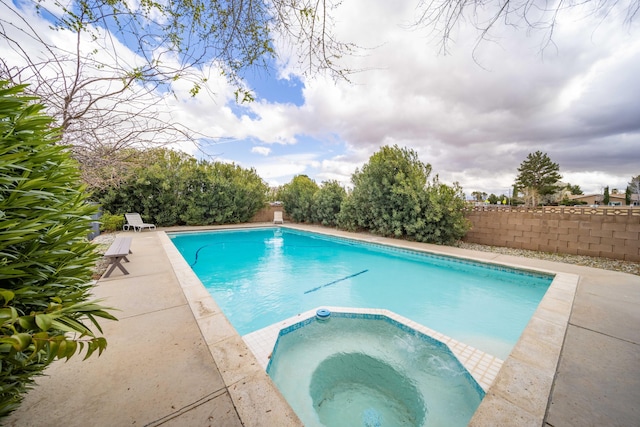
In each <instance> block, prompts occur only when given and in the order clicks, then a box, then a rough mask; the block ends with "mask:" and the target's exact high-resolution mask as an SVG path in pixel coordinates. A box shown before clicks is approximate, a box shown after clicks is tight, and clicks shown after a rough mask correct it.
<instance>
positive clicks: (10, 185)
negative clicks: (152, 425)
mask: <svg viewBox="0 0 640 427" xmlns="http://www.w3.org/2000/svg"><path fill="white" fill-rule="evenodd" d="M23 89H24V87H22V86H13V87H12V86H10V85H9V84H8V83H7V82H0V416H4V415H6V414H8V413H9V412H11V411H12V410H14V409H16V407H17V406H18V405H19V403H20V401H21V400H22V396H23V394H24V393H25V392H26V390H27V389H29V388H30V387H32V385H33V382H34V377H36V376H38V375H42V372H43V371H44V369H45V368H46V367H47V366H48V365H49V364H50V363H51V362H52V361H53V360H55V359H58V358H60V359H62V358H66V359H69V358H70V357H72V356H73V355H75V354H77V353H81V352H83V351H85V350H86V354H85V358H87V357H89V356H91V355H92V354H94V352H95V351H96V350H97V351H98V354H100V353H102V351H103V350H104V349H105V348H106V347H107V341H106V340H105V338H104V337H100V336H97V335H96V334H95V333H94V332H93V330H92V328H94V327H95V328H96V329H97V330H98V331H100V332H102V330H101V329H100V325H99V323H98V321H97V319H98V318H105V319H112V320H115V318H114V317H113V316H112V315H111V314H109V313H108V311H107V309H106V308H105V307H102V306H100V305H99V304H97V303H96V302H95V301H89V298H90V296H91V288H92V285H91V283H90V280H91V274H92V266H93V264H94V263H95V261H96V260H97V258H98V257H99V255H98V254H97V253H96V252H95V251H94V248H95V246H94V245H92V244H91V243H89V242H87V240H86V236H87V235H88V233H89V231H90V230H91V215H92V214H93V213H95V212H96V209H97V208H96V207H95V206H94V205H91V204H89V203H87V200H86V194H85V192H84V188H83V187H81V186H80V183H79V182H80V181H79V171H78V168H77V164H76V163H75V162H74V161H72V160H71V158H70V156H69V152H68V150H67V149H66V148H65V147H62V146H60V145H57V142H58V138H59V133H58V132H57V130H53V129H52V128H51V127H50V125H51V123H52V119H51V118H50V117H47V116H45V115H43V114H42V113H41V111H42V110H43V108H44V107H43V106H42V105H39V104H33V103H32V101H34V99H33V98H31V97H27V96H24V94H23Z"/></svg>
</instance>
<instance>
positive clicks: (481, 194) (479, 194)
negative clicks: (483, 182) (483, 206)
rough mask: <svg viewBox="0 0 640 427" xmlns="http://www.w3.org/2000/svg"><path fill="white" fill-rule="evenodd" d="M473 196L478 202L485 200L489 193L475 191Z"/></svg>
mask: <svg viewBox="0 0 640 427" xmlns="http://www.w3.org/2000/svg"><path fill="white" fill-rule="evenodd" d="M471 196H473V199H474V200H475V201H476V202H484V201H485V200H486V198H487V193H485V192H484V191H473V192H472V193H471Z"/></svg>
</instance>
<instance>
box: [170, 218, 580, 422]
mask: <svg viewBox="0 0 640 427" xmlns="http://www.w3.org/2000/svg"><path fill="white" fill-rule="evenodd" d="M265 225H266V224H248V225H246V224H244V225H237V226H225V227H211V228H209V229H208V230H205V229H204V228H201V229H200V230H202V231H213V230H228V229H242V228H264V227H265ZM280 227H283V228H290V229H294V230H300V231H308V232H311V233H316V234H320V233H321V234H326V235H329V236H332V237H342V238H347V239H350V240H355V241H361V242H366V243H376V244H382V245H385V246H390V247H394V248H400V249H408V250H415V251H418V252H424V253H428V254H437V255H442V256H445V257H456V255H451V254H449V253H446V250H447V247H443V250H442V252H440V251H439V249H437V247H434V246H433V245H429V247H430V249H429V250H427V249H425V248H423V247H421V246H420V245H424V244H420V243H416V242H410V241H398V240H395V239H388V238H384V237H379V236H374V235H366V234H363V235H355V234H354V233H348V232H343V231H340V230H336V229H330V228H323V229H322V230H321V232H320V230H318V229H317V227H315V228H314V227H310V226H305V225H299V224H285V225H280ZM193 231H196V230H193ZM158 234H159V235H160V237H161V241H162V244H163V247H164V248H165V251H166V253H167V256H168V257H169V260H170V262H171V264H172V266H173V269H174V271H175V273H176V277H177V278H178V280H179V282H180V285H181V286H182V289H183V291H184V293H185V297H186V298H187V300H188V301H189V305H190V306H191V309H192V311H193V313H194V316H195V318H196V320H197V322H198V325H199V326H200V330H201V332H202V333H203V336H204V337H205V339H207V334H209V333H210V331H211V329H210V328H213V327H215V325H216V324H217V323H219V324H220V325H222V326H223V327H224V326H226V325H227V324H229V322H228V320H227V319H226V317H225V316H224V314H222V310H220V308H219V307H218V306H217V304H216V303H215V301H214V300H213V297H211V295H210V294H209V293H208V291H207V290H206V289H205V288H204V285H202V283H201V282H200V280H199V279H198V278H197V277H196V276H195V273H193V271H192V270H191V268H190V267H189V265H188V264H187V262H186V261H185V260H184V258H183V257H182V256H181V255H180V253H179V252H178V250H177V249H176V247H175V246H174V245H173V243H171V240H170V238H169V237H168V236H167V234H166V232H164V231H160V232H159V233H158ZM449 249H451V248H449ZM463 257H464V258H465V259H468V260H472V261H477V262H480V263H482V264H485V265H493V266H497V267H498V268H500V267H502V268H504V267H508V268H515V269H520V270H526V271H530V272H533V273H537V274H551V275H555V277H554V279H553V281H552V282H551V285H550V286H549V290H548V291H547V293H545V296H544V297H543V299H542V301H541V302H540V304H539V306H538V309H537V310H536V311H535V313H534V314H533V316H532V318H531V320H530V321H529V324H528V325H527V327H526V328H525V330H524V331H523V333H522V336H521V337H520V339H519V341H518V343H516V345H515V347H514V349H513V351H512V352H511V354H510V355H509V357H508V358H507V359H506V360H505V361H504V363H503V367H502V368H501V369H500V370H499V372H498V373H497V376H495V380H494V382H493V385H491V386H490V387H489V389H488V391H487V394H486V395H485V397H484V399H483V400H482V402H481V403H480V406H479V407H478V409H477V410H476V412H475V414H474V416H473V418H472V419H471V422H470V423H469V425H470V426H485V425H496V422H498V421H499V420H510V422H512V423H513V424H512V425H532V423H533V424H535V425H542V423H543V421H544V416H545V411H546V406H545V405H536V406H534V407H532V405H531V404H530V402H529V400H530V399H531V396H532V395H533V396H539V397H540V398H542V399H544V400H548V398H549V396H550V393H551V386H552V384H553V381H547V379H548V378H549V377H551V378H552V379H553V377H554V376H555V371H556V367H557V365H558V361H559V357H560V351H561V349H562V344H563V342H564V336H565V334H566V329H567V326H568V323H569V316H570V314H571V308H572V306H573V300H574V297H575V292H576V289H577V285H578V281H579V278H580V276H578V275H575V274H568V273H559V272H556V271H552V270H547V269H542V268H533V267H529V266H522V265H518V264H515V263H510V262H503V261H500V262H494V261H492V260H490V259H485V258H480V257H474V256H469V255H467V254H465V255H464V256H463ZM205 294H206V295H205ZM202 310H204V312H202ZM202 316H205V317H206V316H217V320H216V321H215V322H211V323H210V325H209V328H203V326H202V324H201V320H200V319H201V318H202ZM299 316H300V315H299ZM296 317H297V316H296ZM202 323H206V322H202ZM534 323H535V325H534ZM540 325H543V327H547V328H549V329H552V330H554V331H555V332H554V333H553V334H552V335H551V336H546V335H544V334H540V333H539V332H536V329H535V328H536V327H538V328H539V327H540ZM231 330H233V332H234V334H233V337H231V336H229V337H226V339H229V340H231V339H232V338H236V337H239V335H238V334H237V333H235V329H233V328H231ZM278 331H279V330H278ZM248 335H250V334H248ZM276 335H277V332H276ZM245 337H246V336H245ZM223 341H224V340H223ZM241 341H242V340H241ZM207 342H209V340H207ZM218 343H219V344H220V345H224V343H223V342H222V341H218ZM548 344H550V345H548ZM244 345H245V348H246V350H247V352H248V353H249V356H250V357H246V358H244V359H245V360H244V362H245V363H246V364H247V366H246V370H247V375H246V376H245V377H244V380H243V381H239V382H236V383H231V384H228V383H227V386H228V387H229V388H230V389H231V388H233V390H236V389H237V388H238V387H240V388H241V389H242V390H245V389H246V393H247V394H256V393H257V392H258V391H260V392H261V393H265V392H268V393H270V394H271V393H274V396H269V404H270V405H271V406H273V404H274V400H275V402H276V403H275V404H277V405H278V407H281V408H282V410H283V411H285V414H286V419H287V423H286V424H282V425H302V424H301V423H300V422H299V420H297V417H296V416H295V414H294V415H293V416H291V413H292V412H293V411H292V410H291V408H290V407H289V405H288V404H287V402H286V400H284V397H282V395H281V394H280V392H279V391H278V389H277V388H276V387H275V385H273V383H272V382H271V381H270V380H268V381H264V378H262V377H261V378H260V379H259V381H258V380H254V379H253V378H252V377H251V375H252V374H253V372H255V371H254V370H253V369H254V368H255V366H253V364H256V363H259V362H258V360H257V359H256V357H255V356H254V354H253V353H252V352H251V351H250V350H249V349H248V347H247V346H246V344H244ZM210 349H211V348H210ZM516 350H517V351H516ZM258 351H263V352H264V351H265V350H264V349H263V348H260V349H259V350H258ZM270 353H271V350H269V351H268V353H267V354H270ZM212 355H213V356H214V359H216V363H217V364H218V365H219V367H220V371H221V373H222V374H223V379H224V380H225V383H226V382H227V378H225V374H224V372H223V370H224V369H225V366H224V364H223V362H224V361H220V360H218V359H217V358H216V356H215V354H214V353H213V351H212ZM525 355H526V357H525ZM536 360H537V361H542V360H545V361H546V362H545V363H544V365H545V366H544V367H541V366H537V365H538V363H536V362H535V361H536ZM221 364H222V365H223V366H220V365H221ZM516 364H519V369H518V370H517V371H515V370H508V369H505V366H511V365H516ZM551 367H553V369H551ZM262 371H263V372H264V369H263V370H262ZM264 375H265V376H266V378H267V379H268V375H266V372H264ZM254 383H255V384H254ZM485 383H486V381H485ZM265 384H267V385H266V386H265ZM481 385H482V383H481ZM264 387H268V391H267V390H264ZM256 388H259V389H260V390H256ZM254 403H255V402H247V401H246V400H245V401H244V402H242V399H238V401H237V402H236V401H235V400H234V404H237V405H239V406H240V407H241V408H240V409H242V412H243V413H244V412H245V411H246V412H247V413H251V411H254V412H255V411H258V410H259V409H258V408H253V409H252V408H249V407H247V405H250V404H254ZM280 405H282V406H280ZM542 407H544V409H541V408H542ZM239 412H241V411H239ZM295 420H297V423H296V421H295ZM518 420H522V423H520V422H519V421H518Z"/></svg>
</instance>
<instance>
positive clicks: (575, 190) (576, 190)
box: [565, 184, 584, 196]
mask: <svg viewBox="0 0 640 427" xmlns="http://www.w3.org/2000/svg"><path fill="white" fill-rule="evenodd" d="M565 188H566V189H567V191H569V192H570V193H571V194H573V195H574V196H579V195H582V194H584V193H583V192H582V189H581V188H580V186H579V185H571V184H567V186H566V187H565Z"/></svg>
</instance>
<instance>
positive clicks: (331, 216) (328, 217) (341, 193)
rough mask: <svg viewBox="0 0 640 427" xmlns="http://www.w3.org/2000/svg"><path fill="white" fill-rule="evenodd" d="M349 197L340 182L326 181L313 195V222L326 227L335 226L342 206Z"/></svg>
mask: <svg viewBox="0 0 640 427" xmlns="http://www.w3.org/2000/svg"><path fill="white" fill-rule="evenodd" d="M346 197H347V192H346V191H345V189H344V188H343V187H342V186H341V185H340V183H338V181H326V182H323V183H322V187H320V189H319V190H318V191H316V193H315V194H314V195H313V221H314V222H319V223H321V224H322V225H324V226H331V227H333V226H335V225H337V221H338V214H339V213H340V206H341V205H342V202H343V201H344V199H345V198H346Z"/></svg>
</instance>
